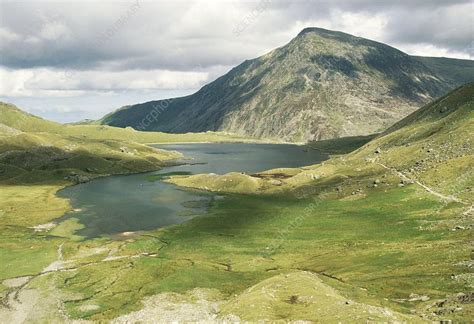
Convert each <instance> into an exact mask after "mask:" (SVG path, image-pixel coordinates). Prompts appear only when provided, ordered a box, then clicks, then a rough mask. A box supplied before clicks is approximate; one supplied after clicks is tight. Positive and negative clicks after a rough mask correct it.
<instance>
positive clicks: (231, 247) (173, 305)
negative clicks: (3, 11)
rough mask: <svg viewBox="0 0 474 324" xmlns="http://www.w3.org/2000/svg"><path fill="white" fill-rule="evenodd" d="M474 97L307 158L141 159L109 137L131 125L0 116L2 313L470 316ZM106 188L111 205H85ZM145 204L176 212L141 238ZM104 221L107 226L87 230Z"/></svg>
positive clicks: (296, 153) (158, 152) (136, 148)
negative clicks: (110, 218) (108, 217)
mask: <svg viewBox="0 0 474 324" xmlns="http://www.w3.org/2000/svg"><path fill="white" fill-rule="evenodd" d="M473 94H474V85H473V84H469V85H466V86H463V87H460V88H458V89H456V90H454V91H453V92H451V93H449V94H448V95H446V96H444V97H441V98H439V99H438V100H436V101H434V102H433V103H431V104H429V105H426V106H424V107H422V108H421V109H420V110H418V111H417V112H415V113H413V114H412V115H410V116H408V117H407V118H405V119H403V120H401V121H399V122H398V123H396V124H395V125H393V126H392V127H390V128H389V129H387V130H386V131H384V132H382V133H381V134H379V135H373V136H370V137H367V138H365V137H357V138H348V139H337V140H334V141H332V142H331V141H323V142H314V143H309V144H308V146H306V147H301V146H300V147H299V146H291V145H283V146H280V145H282V144H278V145H276V144H272V145H270V144H252V143H249V144H195V145H193V144H167V145H159V146H158V148H156V147H151V146H145V145H143V144H140V143H139V141H138V140H137V141H134V142H126V141H123V139H122V140H120V142H118V140H114V139H113V138H114V137H113V136H114V135H109V134H112V133H113V132H135V131H133V130H126V129H115V128H112V127H110V128H109V127H105V128H103V127H104V126H100V125H87V126H65V127H67V128H69V130H64V129H63V128H62V127H63V126H61V127H60V126H56V125H57V124H51V125H49V124H48V127H47V128H43V127H44V125H45V124H44V123H45V122H46V121H43V120H40V119H37V118H36V117H32V116H28V115H25V117H22V118H23V122H22V123H18V122H17V120H18V119H19V118H17V117H16V118H11V119H8V116H11V114H17V115H15V116H18V114H20V112H19V111H18V110H15V109H12V108H11V107H5V106H3V110H2V111H1V112H2V114H4V115H2V119H1V120H2V123H4V125H5V126H3V128H2V130H3V132H4V134H2V136H1V137H0V139H1V140H2V142H1V143H3V144H2V146H0V147H2V152H3V153H2V154H1V155H0V161H1V168H2V170H5V171H4V172H2V174H1V177H2V178H1V182H0V184H1V187H0V190H1V195H2V199H1V202H0V210H1V222H0V231H1V233H2V236H1V242H0V259H1V260H2V264H3V266H2V268H1V271H0V279H1V280H2V284H1V285H0V293H1V295H2V305H3V306H2V307H1V308H0V318H3V319H7V321H21V320H24V321H32V322H55V321H56V322H58V321H59V322H64V321H74V320H91V321H104V320H110V321H115V322H125V321H128V320H159V319H161V320H164V321H165V320H170V319H182V320H185V319H186V320H190V319H196V320H198V319H208V320H217V319H226V320H249V321H256V320H264V319H265V320H281V319H285V320H287V319H293V320H299V319H301V320H309V321H330V322H332V321H343V322H344V321H360V322H365V321H408V322H410V323H411V322H414V323H417V322H430V321H433V320H447V319H449V320H454V321H464V320H466V319H469V318H472V316H474V315H473V314H474V304H473V296H472V288H473V277H472V276H473V274H472V266H473V265H472V255H471V253H472V225H473V224H472V217H473V215H472V204H473V201H472V188H473V187H472V185H473V173H472V169H473V164H472V163H473V161H474V160H473V158H472V154H473V152H472V147H473V145H472V136H471V135H472V132H473V130H474V129H473V127H474V124H473V120H474V118H473V112H474V107H473V105H474V102H473V100H472V98H473ZM5 116H6V117H5ZM56 127H57V128H56ZM74 127H88V128H87V129H90V132H88V133H84V132H83V133H82V134H84V135H83V136H78V135H76V134H75V132H76V129H75V128H74ZM101 128H102V130H101ZM48 129H52V131H49V130H48ZM77 131H78V132H79V130H77ZM101 132H103V133H101ZM71 133H72V134H71ZM137 133H138V134H137V137H136V138H138V139H141V136H142V133H141V132H137ZM57 134H61V136H59V135H57ZM101 134H104V135H101ZM95 136H102V138H101V140H100V141H97V140H96V137H95ZM109 136H110V138H108V139H107V140H104V138H105V137H109ZM143 136H146V140H143V143H146V142H155V140H149V139H150V138H152V137H153V136H156V137H159V136H162V135H160V134H157V133H147V134H143ZM167 136H174V135H167ZM179 136H180V135H178V137H177V138H176V141H177V142H181V138H179ZM188 136H190V137H191V135H188ZM199 136H201V135H197V136H196V137H195V138H199ZM202 136H207V137H208V139H209V136H219V137H218V138H219V141H222V140H224V141H226V140H228V141H230V142H232V141H235V138H234V137H232V136H231V137H229V138H226V136H227V135H208V134H205V135H202ZM123 138H125V137H123ZM170 138H171V137H170ZM243 140H246V141H251V139H250V140H249V139H243ZM140 141H141V140H140ZM38 143H42V144H40V145H38ZM46 143H49V145H46ZM71 145H73V146H72V148H71ZM99 145H100V146H99ZM285 146H286V148H284V147H285ZM124 147H126V149H124ZM330 148H332V150H331V149H330ZM259 150H262V151H261V152H260V153H259ZM272 150H273V151H272ZM285 150H286V151H285ZM58 151H59V152H61V154H62V155H61V154H59V153H58ZM25 152H26V153H25ZM179 152H181V153H179ZM22 154H23V155H22ZM25 156H26V157H28V159H26V158H25ZM56 157H59V158H56ZM186 157H194V160H182V162H185V164H184V165H176V160H177V159H183V158H186ZM328 158H329V159H328ZM258 161H260V162H258ZM285 161H286V162H285ZM193 162H196V163H195V164H193ZM206 162H207V163H206ZM186 163H187V164H189V165H187V164H186ZM200 163H206V164H200ZM94 168H95V169H94ZM157 169H160V170H159V171H157V172H156V171H154V170H157ZM146 171H153V172H152V173H142V174H137V175H127V176H112V177H109V178H103V179H98V180H93V181H91V182H88V181H89V180H92V179H94V178H96V177H103V176H105V175H111V174H124V173H136V172H146ZM190 173H191V174H190ZM84 177H87V179H86V178H84ZM127 179H128V180H127ZM81 182H87V183H83V184H79V185H77V186H74V187H70V188H67V189H65V190H64V191H62V192H64V193H66V192H70V194H65V195H63V194H62V193H59V196H58V195H57V192H58V190H60V189H61V188H64V187H65V186H69V185H71V184H74V183H81ZM170 183H172V184H170ZM174 185H179V186H181V188H179V187H175V186H174ZM94 186H99V187H98V188H97V189H96V190H97V193H94V191H90V192H85V194H87V196H88V197H89V198H87V199H89V200H81V199H83V198H81V199H80V200H78V199H77V197H80V194H81V190H82V189H81V188H93V187H94ZM142 187H146V188H142ZM107 188H110V189H107ZM166 188H168V189H166ZM186 188H188V189H186ZM87 190H92V189H87ZM119 190H123V191H124V192H125V195H124V196H123V197H121V198H120V200H121V201H120V202H118V203H117V206H114V205H113V201H112V202H111V203H112V205H110V207H107V205H104V209H102V210H101V209H94V208H96V207H94V204H99V203H100V201H101V199H104V200H107V199H110V198H113V197H115V198H118V197H117V195H118V194H117V191H119ZM127 190H131V192H133V194H132V193H130V194H128V195H127V194H126V191H127ZM140 190H142V191H140ZM144 190H146V191H144ZM167 190H171V191H168V194H167ZM196 190H197V191H196ZM74 192H76V194H74ZM145 192H148V194H145ZM178 192H179V194H178ZM99 193H100V194H99ZM161 193H162V195H161ZM83 194H84V193H83ZM99 195H102V196H99ZM134 195H136V196H137V198H134ZM65 197H68V198H72V200H71V201H69V200H68V199H65ZM107 197H109V198H107ZM180 197H181V198H180ZM138 198H139V199H141V200H138V201H137V200H136V199H138ZM91 199H92V200H91ZM94 199H95V200H94ZM127 199H130V200H128V201H127ZM134 199H135V201H136V202H133V201H134ZM150 199H157V200H158V201H157V204H156V206H154V205H153V204H149V201H150ZM160 199H161V201H160ZM200 200H206V201H205V202H204V203H203V202H200ZM131 202H132V203H136V204H137V206H138V205H140V204H142V205H143V206H142V208H143V210H140V209H139V208H138V207H134V205H131V206H129V207H127V206H128V204H129V203H131ZM147 203H148V204H149V205H148V206H150V207H149V208H158V209H159V208H160V206H161V207H166V206H167V204H168V203H171V204H174V205H175V206H176V208H178V209H174V210H173V209H172V213H177V214H179V213H180V212H182V213H181V216H176V217H184V218H182V219H180V220H178V221H176V220H173V221H172V223H165V224H163V225H168V226H165V227H161V225H160V224H159V222H158V223H156V222H155V223H151V224H149V223H146V222H145V223H144V224H145V225H144V226H142V225H140V221H139V219H140V218H139V217H141V216H143V217H144V219H145V220H146V219H152V218H150V217H151V215H152V214H153V209H150V210H149V211H146V206H147V205H146V204H147ZM121 204H122V205H121ZM88 205H90V206H88ZM170 207H171V205H170ZM113 208H117V210H115V211H114V209H113ZM127 208H128V209H127ZM94 210H96V212H97V215H96V216H94V215H93V212H94ZM120 210H123V212H124V214H123V215H120V214H119V213H118V212H119V211H120ZM91 211H92V214H91V213H90V212H91ZM66 212H69V213H68V214H66V216H63V215H64V214H65V213H66ZM107 212H110V213H111V215H115V214H117V217H118V218H117V219H116V220H114V221H113V222H107V220H106V219H102V220H101V218H102V217H103V215H104V214H106V213H107ZM168 212H169V211H168ZM88 213H89V215H88ZM131 213H133V215H128V214H131ZM147 213H148V216H147ZM160 214H163V213H162V212H161V213H160ZM127 215H128V216H129V217H130V218H129V220H126V218H124V217H126V216H127ZM61 216H63V217H62V218H59V217H61ZM88 217H89V218H90V219H91V220H92V221H87V219H88ZM94 219H95V220H99V222H97V221H94ZM58 220H60V221H58ZM120 221H124V222H123V223H122V225H120V224H121V223H120ZM101 222H102V225H101ZM109 223H111V224H110V225H111V226H109ZM147 224H148V225H147ZM171 224H174V225H171ZM114 225H116V228H115V229H114ZM108 226H109V227H108ZM88 229H89V230H88ZM90 229H95V230H90ZM111 229H113V230H111ZM39 305H41V307H39Z"/></svg>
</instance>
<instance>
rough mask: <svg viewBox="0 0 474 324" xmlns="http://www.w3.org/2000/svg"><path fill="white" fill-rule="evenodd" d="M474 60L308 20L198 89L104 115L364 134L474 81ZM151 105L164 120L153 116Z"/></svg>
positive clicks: (256, 131) (259, 132)
mask: <svg viewBox="0 0 474 324" xmlns="http://www.w3.org/2000/svg"><path fill="white" fill-rule="evenodd" d="M472 65H473V62H472V61H461V60H450V59H439V60H438V59H431V58H419V57H412V56H410V55H408V54H406V53H403V52H401V51H399V50H397V49H395V48H393V47H390V46H387V45H385V44H381V43H378V42H374V41H371V40H368V39H364V38H360V37H355V36H352V35H349V34H345V33H341V32H335V31H330V30H325V29H321V28H306V29H304V30H303V31H302V32H301V33H300V34H299V35H298V36H297V37H295V38H294V39H293V40H291V41H290V42H289V43H288V44H286V45H285V46H282V47H280V48H277V49H275V50H273V51H271V52H269V53H267V54H265V55H263V56H261V57H258V58H255V59H252V60H247V61H245V62H243V63H242V64H240V65H238V66H237V67H235V68H233V69H232V70H231V71H229V72H228V73H227V74H225V75H223V76H222V77H220V78H218V79H217V80H215V81H213V82H211V83H209V84H207V85H206V86H204V87H203V88H202V89H200V90H199V91H198V92H196V93H194V94H192V95H190V96H186V97H181V98H173V99H168V100H158V101H151V102H145V103H141V104H136V105H130V106H126V107H122V108H121V109H118V110H117V111H115V112H112V113H110V114H108V115H107V116H105V117H104V118H102V119H101V121H100V122H101V123H103V124H107V125H114V126H118V127H126V126H132V127H134V128H137V129H144V130H153V131H165V132H172V133H182V132H189V131H193V132H202V131H207V130H212V131H228V132H231V133H235V134H241V135H245V136H252V137H259V138H274V139H284V140H285V141H292V142H306V141H312V140H323V139H331V138H339V137H348V136H361V135H367V134H372V133H376V132H379V131H382V130H384V129H386V128H387V127H389V126H390V125H392V124H393V123H394V122H396V121H398V120H400V119H401V118H403V117H405V116H407V115H408V114H410V113H411V112H413V111H414V110H416V109H417V108H419V107H420V106H422V105H423V104H426V103H428V102H430V101H432V100H433V99H435V98H437V97H439V96H442V95H444V94H446V93H447V92H448V91H449V90H452V89H453V88H454V87H456V86H459V85H461V84H464V83H466V82H468V81H471V82H472V81H474V77H473V75H474V74H472V73H469V72H470V71H471V69H472ZM151 112H154V113H156V114H157V119H156V120H155V121H153V122H152V123H148V122H146V123H144V121H145V120H146V116H147V115H148V114H150V113H151Z"/></svg>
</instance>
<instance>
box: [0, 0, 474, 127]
mask: <svg viewBox="0 0 474 324" xmlns="http://www.w3.org/2000/svg"><path fill="white" fill-rule="evenodd" d="M305 27H322V28H327V29H332V30H339V31H344V32H347V33H350V34H353V35H357V36H361V37H366V38H369V39H373V40H377V41H380V42H384V43H387V44H389V45H391V46H394V47H396V48H398V49H400V50H402V51H404V52H406V53H409V54H413V55H423V56H444V57H454V58H465V59H473V58H474V53H473V47H474V39H473V35H474V0H449V1H448V0H399V1H385V0H372V1H369V0H345V1H343V0H332V1H330V0H325V1H319V0H315V1H309V0H305V1H303V0H287V1H278V0H257V1H226V0H215V1H212V0H196V1H184V0H174V1H159V0H158V1H150V0H129V1H125V0H115V1H92V0H82V1H77V0H61V1H54V2H53V1H42V0H36V1H32V0H29V1H22V0H0V101H4V102H10V103H13V104H16V105H17V106H18V107H20V108H22V109H24V110H26V111H28V112H31V113H33V114H36V115H39V116H42V117H44V118H47V119H51V120H56V121H59V122H72V121H78V120H81V119H85V118H91V119H97V118H100V117H102V116H103V115H104V114H106V113H108V112H110V111H113V110H115V109H117V108H119V107H121V106H124V105H128V104H134V103H139V102H145V101H150V100H157V99H163V98H169V97H175V96H181V95H187V94H191V93H193V92H195V91H196V90H198V89H199V88H200V87H201V86H203V85H204V84H206V83H208V82H210V81H212V80H214V79H215V78H217V77H219V76H220V75H222V74H224V73H225V72H227V71H228V70H229V69H231V68H232V67H233V66H236V65H238V64H240V63H241V62H243V61H244V60H246V59H251V58H254V57H258V56H260V55H263V54H265V53H266V52H268V51H270V50H272V49H274V48H276V47H280V46H282V45H284V44H286V43H288V42H289V41H290V40H291V39H292V38H293V37H295V36H296V35H297V34H298V32H299V31H301V30H302V29H303V28H305Z"/></svg>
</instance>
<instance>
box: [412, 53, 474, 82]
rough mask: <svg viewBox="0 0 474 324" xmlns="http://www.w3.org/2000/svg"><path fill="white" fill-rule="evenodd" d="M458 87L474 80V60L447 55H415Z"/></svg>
mask: <svg viewBox="0 0 474 324" xmlns="http://www.w3.org/2000/svg"><path fill="white" fill-rule="evenodd" d="M415 58H416V59H418V60H419V61H421V62H422V63H423V64H425V65H426V66H427V67H429V68H430V69H431V70H433V71H434V72H436V73H437V74H438V75H441V76H442V77H443V78H444V79H445V80H447V81H448V82H449V83H450V85H452V86H453V87H457V86H460V85H463V84H466V83H469V82H472V81H474V61H472V60H461V59H453V58H446V57H422V56H419V57H415Z"/></svg>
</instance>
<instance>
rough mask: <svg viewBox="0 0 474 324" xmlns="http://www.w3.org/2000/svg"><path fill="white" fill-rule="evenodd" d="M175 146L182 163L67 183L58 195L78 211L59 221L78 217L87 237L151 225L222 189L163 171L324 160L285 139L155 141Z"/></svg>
mask: <svg viewBox="0 0 474 324" xmlns="http://www.w3.org/2000/svg"><path fill="white" fill-rule="evenodd" d="M154 146H155V147H157V148H162V149H166V150H175V151H179V152H181V153H183V154H184V155H185V157H186V158H187V159H186V160H184V163H186V164H183V165H179V166H172V167H166V168H164V169H162V170H160V171H155V172H150V173H142V174H134V175H126V176H110V177H106V178H100V179H96V180H93V181H91V182H88V183H84V184H79V185H76V186H72V187H68V188H65V189H63V190H61V191H60V192H59V196H61V197H65V198H69V199H70V200H71V204H72V206H73V208H75V209H80V210H79V211H75V212H71V213H68V214H66V215H64V216H63V217H62V218H61V219H59V220H58V221H63V220H66V219H69V218H76V219H78V220H79V222H80V223H81V224H82V225H84V228H83V229H80V230H78V231H77V233H76V234H78V235H81V236H85V237H88V238H92V237H98V236H102V235H114V234H119V233H123V232H135V231H144V230H152V229H156V228H159V227H163V226H168V225H172V224H179V223H182V222H184V221H187V220H189V219H191V218H192V217H195V216H196V215H199V214H202V213H205V212H206V209H207V206H208V205H209V202H210V201H212V200H213V199H220V198H222V197H221V196H219V195H216V194H211V193H207V192H199V191H193V190H183V189H182V188H179V187H177V186H175V185H172V184H167V183H163V182H162V181H152V179H151V178H153V177H156V176H157V175H159V174H166V173H172V172H186V173H192V174H197V173H217V174H224V173H227V172H231V171H241V172H248V173H252V172H259V171H264V170H268V169H274V168H280V167H300V166H305V165H310V164H315V163H318V162H321V161H323V160H326V159H327V158H328V156H327V155H326V154H323V153H321V152H319V151H316V150H312V149H308V148H306V147H302V146H297V145H283V144H217V143H213V144H172V145H171V144H170V145H154Z"/></svg>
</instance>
